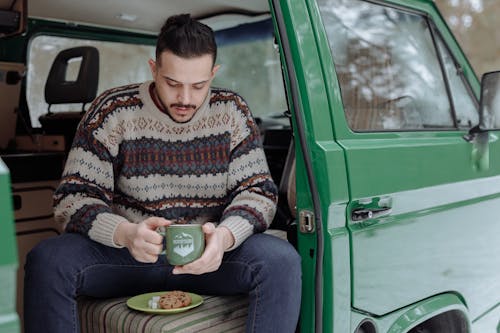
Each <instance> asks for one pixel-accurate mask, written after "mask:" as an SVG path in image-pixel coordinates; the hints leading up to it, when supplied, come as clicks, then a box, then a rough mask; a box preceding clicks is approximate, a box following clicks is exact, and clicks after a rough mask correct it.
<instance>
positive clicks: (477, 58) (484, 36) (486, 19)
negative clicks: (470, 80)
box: [436, 0, 500, 77]
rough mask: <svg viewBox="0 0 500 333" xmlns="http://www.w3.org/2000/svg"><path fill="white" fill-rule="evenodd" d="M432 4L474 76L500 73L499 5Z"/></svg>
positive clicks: (447, 0) (474, 1)
mask: <svg viewBox="0 0 500 333" xmlns="http://www.w3.org/2000/svg"><path fill="white" fill-rule="evenodd" d="M436 4H437V6H438V7H439V9H440V10H441V12H442V13H443V16H444V18H445V19H446V21H447V23H448V25H449V26H450V28H451V30H452V31H453V33H454V34H455V37H456V38H457V40H458V42H459V43H460V45H461V46H462V49H463V50H464V52H465V53H466V54H467V57H468V58H469V60H470V62H471V65H472V67H473V68H474V70H475V72H476V74H477V75H478V76H479V77H480V76H481V75H482V74H483V73H485V72H489V71H494V70H500V24H499V23H498V22H499V21H498V17H499V16H500V2H499V1H498V0H436Z"/></svg>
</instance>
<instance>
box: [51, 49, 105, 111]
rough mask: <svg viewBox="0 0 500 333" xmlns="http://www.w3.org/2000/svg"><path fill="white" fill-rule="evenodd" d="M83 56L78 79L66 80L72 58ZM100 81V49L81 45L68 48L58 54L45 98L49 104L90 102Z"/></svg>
mask: <svg viewBox="0 0 500 333" xmlns="http://www.w3.org/2000/svg"><path fill="white" fill-rule="evenodd" d="M75 58H81V64H80V70H79V71H78V77H77V79H76V81H66V70H67V68H68V63H69V61H70V60H71V59H75ZM98 81H99V51H98V50H97V49H96V48H95V47H91V46H80V47H74V48H71V49H66V50H63V51H61V52H59V54H58V55H57V56H56V58H55V59H54V63H53V64H52V67H51V68H50V72H49V76H48V77H47V83H46V84H45V100H46V102H47V103H48V104H49V108H50V105H51V104H62V103H89V102H92V101H93V100H94V98H95V96H96V93H97V84H98Z"/></svg>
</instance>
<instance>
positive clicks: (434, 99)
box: [317, 0, 455, 131]
mask: <svg viewBox="0 0 500 333" xmlns="http://www.w3.org/2000/svg"><path fill="white" fill-rule="evenodd" d="M317 1H318V4H319V8H320V12H321V16H322V19H323V22H324V24H325V30H326V33H327V37H328V39H329V43H330V49H331V52H332V55H333V60H334V62H335V67H336V71H337V75H338V78H339V82H340V88H341V90H342V98H343V103H344V109H345V112H346V117H347V120H348V124H349V126H350V127H351V128H352V129H353V130H355V131H384V130H417V129H443V128H455V124H454V120H453V117H452V110H451V106H450V103H449V99H448V96H447V92H446V86H445V83H444V78H443V73H442V70H441V67H440V63H439V58H438V56H437V52H436V49H435V47H434V43H433V39H432V35H431V32H430V28H429V24H428V22H427V20H426V19H425V18H424V17H423V16H421V15H418V14H414V13H409V12H405V11H402V10H399V9H394V8H389V7H384V6H381V5H377V4H373V3H369V2H365V1H360V0H317Z"/></svg>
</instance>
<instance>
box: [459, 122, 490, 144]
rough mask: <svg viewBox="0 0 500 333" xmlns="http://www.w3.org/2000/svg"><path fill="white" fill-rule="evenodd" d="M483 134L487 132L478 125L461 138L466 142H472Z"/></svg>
mask: <svg viewBox="0 0 500 333" xmlns="http://www.w3.org/2000/svg"><path fill="white" fill-rule="evenodd" d="M483 133H488V130H485V129H482V128H481V126H480V125H476V126H474V127H472V128H471V129H470V130H469V132H468V133H467V134H465V135H464V136H463V138H464V140H465V141H467V142H472V141H474V140H475V139H476V138H477V137H478V136H479V135H481V134H483Z"/></svg>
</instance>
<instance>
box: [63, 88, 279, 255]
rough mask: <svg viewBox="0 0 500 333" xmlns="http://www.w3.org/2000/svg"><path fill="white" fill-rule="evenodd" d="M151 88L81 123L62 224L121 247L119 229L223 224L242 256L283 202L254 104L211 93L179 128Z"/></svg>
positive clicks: (109, 101) (132, 91)
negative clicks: (152, 220) (148, 223)
mask: <svg viewBox="0 0 500 333" xmlns="http://www.w3.org/2000/svg"><path fill="white" fill-rule="evenodd" d="M151 83H152V82H145V83H142V84H136V85H129V86H124V87H119V88H115V89H112V90H108V91H106V92H105V93H104V94H102V95H101V96H99V97H98V98H97V99H96V100H95V101H94V103H93V104H92V106H91V108H90V110H89V111H88V112H87V114H86V115H85V116H84V118H83V119H82V121H81V122H80V125H79V128H78V130H77V133H76V135H75V138H74V141H73V146H72V148H71V151H70V153H69V155H68V159H67V161H66V166H65V169H64V173H63V177H62V181H61V184H60V186H59V187H58V189H57V190H56V193H55V195H54V204H55V216H56V220H57V221H59V222H61V223H62V224H63V225H64V226H65V229H66V231H67V232H77V233H81V234H84V235H87V236H88V237H90V238H91V239H93V240H95V241H97V242H99V243H102V244H105V245H108V246H113V247H118V245H117V244H115V243H114V241H113V234H114V231H115V229H116V227H117V225H118V224H119V223H120V222H122V221H129V222H133V223H138V222H141V221H143V220H144V219H146V218H147V217H151V216H161V217H164V218H166V219H170V220H174V221H177V220H178V219H182V220H183V221H186V222H187V223H204V222H207V221H211V222H215V223H219V224H220V225H224V226H226V227H227V228H229V230H231V232H232V233H233V235H234V237H235V244H234V246H233V247H232V248H235V247H237V246H238V245H239V244H241V242H243V241H244V240H245V239H246V238H247V237H249V236H250V235H252V234H253V233H256V232H262V231H264V230H265V229H266V228H267V227H268V226H269V224H270V223H271V221H272V219H273V217H274V214H275V210H276V201H277V189H276V185H275V184H274V183H273V181H272V179H271V176H270V173H269V169H268V166H267V162H266V159H265V155H264V152H263V149H262V146H261V143H260V138H259V132H258V129H257V126H256V123H255V121H254V120H253V118H252V116H251V114H250V111H249V109H248V106H247V104H246V103H245V101H244V100H243V99H242V98H241V97H240V96H238V95H237V94H235V93H233V92H231V91H227V90H222V89H215V88H212V89H211V90H210V91H209V94H208V96H207V98H206V100H205V101H204V103H203V105H202V106H201V107H200V108H199V109H198V111H197V112H196V113H195V115H194V116H193V118H192V119H191V120H190V121H189V122H187V123H177V122H175V121H173V120H172V119H171V118H170V117H169V116H168V115H167V114H165V113H163V112H162V111H161V110H160V109H158V107H157V106H156V105H155V103H154V102H153V100H152V98H151V95H150V93H149V87H150V85H151Z"/></svg>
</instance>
